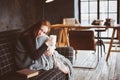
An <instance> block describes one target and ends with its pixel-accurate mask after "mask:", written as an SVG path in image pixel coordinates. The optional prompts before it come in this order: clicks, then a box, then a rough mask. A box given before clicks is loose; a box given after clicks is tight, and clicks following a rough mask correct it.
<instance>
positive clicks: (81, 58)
mask: <svg viewBox="0 0 120 80" xmlns="http://www.w3.org/2000/svg"><path fill="white" fill-rule="evenodd" d="M108 46H109V44H106V45H105V47H106V52H107V51H108ZM112 49H114V50H120V47H117V48H116V47H113V48H112ZM102 53H103V55H102V57H100V58H99V62H98V64H97V61H98V60H97V59H98V58H97V51H96V53H95V54H93V52H89V51H87V52H85V51H78V54H77V59H75V58H74V64H73V66H74V80H120V54H119V53H120V52H111V55H110V57H109V60H108V62H106V61H105V56H106V54H105V53H104V52H102ZM96 64H97V66H96ZM79 67H92V68H94V67H95V68H94V69H86V68H79Z"/></svg>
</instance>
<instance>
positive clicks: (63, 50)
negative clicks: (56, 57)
mask: <svg viewBox="0 0 120 80" xmlns="http://www.w3.org/2000/svg"><path fill="white" fill-rule="evenodd" d="M56 50H57V51H58V52H59V53H60V54H62V55H63V56H65V57H66V58H68V59H69V60H70V61H71V62H72V63H73V48H72V47H57V48H56Z"/></svg>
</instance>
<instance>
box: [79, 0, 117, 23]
mask: <svg viewBox="0 0 120 80" xmlns="http://www.w3.org/2000/svg"><path fill="white" fill-rule="evenodd" d="M79 12H80V13H79V20H80V22H81V23H87V24H91V22H92V21H93V20H95V19H100V20H104V21H105V19H106V18H112V19H114V20H115V22H116V23H117V0H80V1H79Z"/></svg>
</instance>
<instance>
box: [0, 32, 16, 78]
mask: <svg viewBox="0 0 120 80" xmlns="http://www.w3.org/2000/svg"><path fill="white" fill-rule="evenodd" d="M17 34H18V33H17V32H16V31H14V30H12V31H4V32H0V76H2V75H4V74H6V73H9V72H11V71H14V70H15V67H16V66H15V63H14V57H13V51H14V50H13V49H14V48H13V47H14V46H13V43H14V42H15V40H16V36H17ZM11 35H12V36H11Z"/></svg>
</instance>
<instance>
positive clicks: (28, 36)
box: [15, 20, 73, 80]
mask: <svg viewBox="0 0 120 80" xmlns="http://www.w3.org/2000/svg"><path fill="white" fill-rule="evenodd" d="M50 26H51V25H50V22H49V21H46V20H42V21H40V22H38V23H37V24H35V25H33V26H32V27H30V28H29V29H27V30H26V31H24V32H23V33H22V34H21V35H20V36H19V38H18V41H17V44H16V52H15V59H16V63H17V66H18V68H19V69H22V68H30V69H35V70H40V69H44V70H49V69H52V68H59V69H60V70H61V71H62V72H64V73H66V74H69V78H70V80H73V79H72V77H71V75H72V64H71V63H70V61H69V60H68V59H67V58H65V57H64V56H62V55H60V54H59V53H58V52H57V51H56V50H55V46H52V47H49V46H48V45H47V44H46V43H47V42H50V41H51V40H52V39H50V38H49V36H48V35H47V34H48V33H49V31H50ZM61 65H62V66H61Z"/></svg>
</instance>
